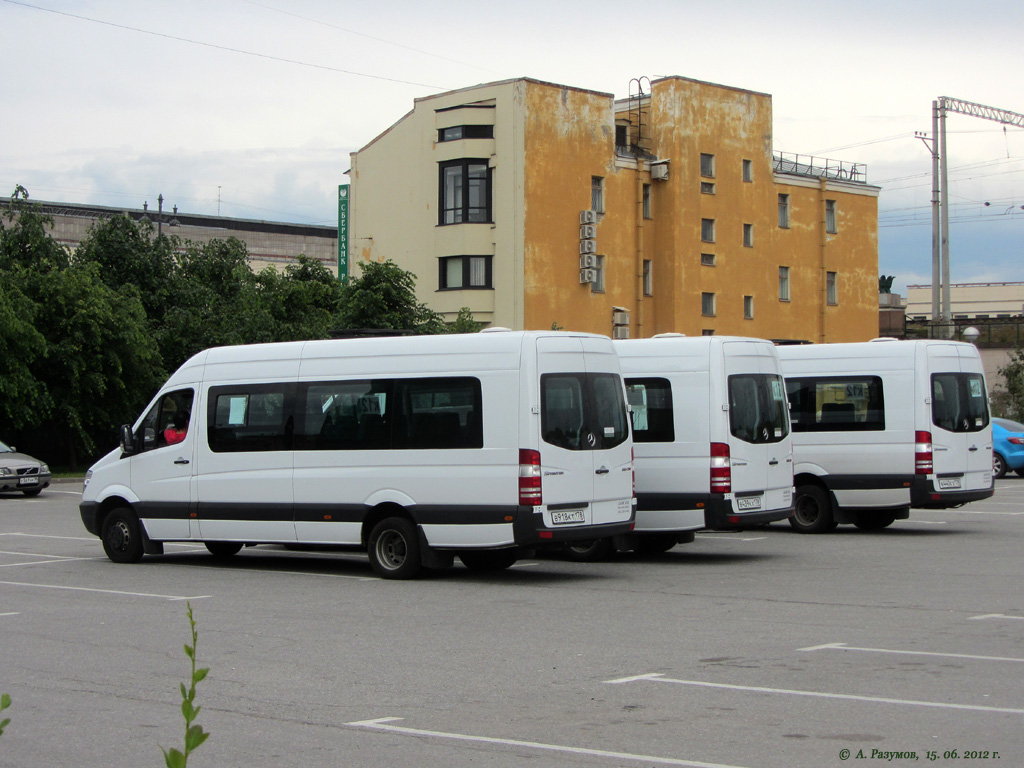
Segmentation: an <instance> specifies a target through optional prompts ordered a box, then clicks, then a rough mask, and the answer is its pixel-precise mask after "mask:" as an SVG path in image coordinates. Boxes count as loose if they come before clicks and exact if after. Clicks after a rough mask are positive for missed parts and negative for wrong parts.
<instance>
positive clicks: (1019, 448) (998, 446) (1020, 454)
mask: <svg viewBox="0 0 1024 768" xmlns="http://www.w3.org/2000/svg"><path fill="white" fill-rule="evenodd" d="M1007 472H1016V473H1017V474H1018V475H1021V476H1022V477H1024V424H1021V423H1020V422H1019V421H1011V420H1010V419H1000V418H993V419H992V475H993V477H1003V476H1004V475H1005V474H1006V473H1007Z"/></svg>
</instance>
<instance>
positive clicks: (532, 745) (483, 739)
mask: <svg viewBox="0 0 1024 768" xmlns="http://www.w3.org/2000/svg"><path fill="white" fill-rule="evenodd" d="M401 719H402V718H401V717H378V718H376V719H374V720H360V721H358V722H353V723H345V725H349V726H352V727H353V728H371V729H373V730H377V731H387V732H389V733H405V734H409V735H410V736H428V737H433V738H436V739H446V740H449V741H473V742H478V743H484V744H501V745H502V746H507V747H525V748H527V749H537V750H543V751H545V752H561V753H564V754H573V755H590V756H593V757H607V758H609V759H612V760H620V761H621V760H632V761H634V762H638V763H657V764H658V765H684V766H690V768H740V766H735V765H725V764H724V763H705V762H701V761H699V760H680V759H677V758H673V757H655V756H654V755H637V754H633V753H632V752H609V751H607V750H604V749H587V748H585V747H566V746H562V745H560V744H544V743H542V742H537V741H520V740H518V739H502V738H498V737H494V736H470V735H467V734H464V733H447V732H445V731H424V730H421V729H419V728H405V727H403V726H399V725H390V723H394V722H397V721H399V720H401Z"/></svg>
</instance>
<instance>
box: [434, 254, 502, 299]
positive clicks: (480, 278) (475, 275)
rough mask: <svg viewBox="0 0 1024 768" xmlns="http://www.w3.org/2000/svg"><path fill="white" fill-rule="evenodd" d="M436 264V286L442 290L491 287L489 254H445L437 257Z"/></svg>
mask: <svg viewBox="0 0 1024 768" xmlns="http://www.w3.org/2000/svg"><path fill="white" fill-rule="evenodd" d="M438 265H439V272H440V274H439V277H438V287H439V288H440V289H441V290H442V291H451V290H455V289H461V288H482V289H487V288H492V287H493V286H492V285H491V257H490V256H445V257H444V258H441V259H438Z"/></svg>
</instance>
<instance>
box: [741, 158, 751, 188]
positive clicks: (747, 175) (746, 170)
mask: <svg viewBox="0 0 1024 768" xmlns="http://www.w3.org/2000/svg"><path fill="white" fill-rule="evenodd" d="M743 181H745V182H746V183H748V184H750V183H752V182H753V181H754V161H753V160H744V161H743Z"/></svg>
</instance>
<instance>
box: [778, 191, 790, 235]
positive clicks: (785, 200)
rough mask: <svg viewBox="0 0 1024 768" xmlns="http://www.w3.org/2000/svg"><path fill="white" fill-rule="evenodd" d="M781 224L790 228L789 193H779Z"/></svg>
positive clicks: (784, 227)
mask: <svg viewBox="0 0 1024 768" xmlns="http://www.w3.org/2000/svg"><path fill="white" fill-rule="evenodd" d="M779 226H780V227H782V228H783V229H789V195H779Z"/></svg>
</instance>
